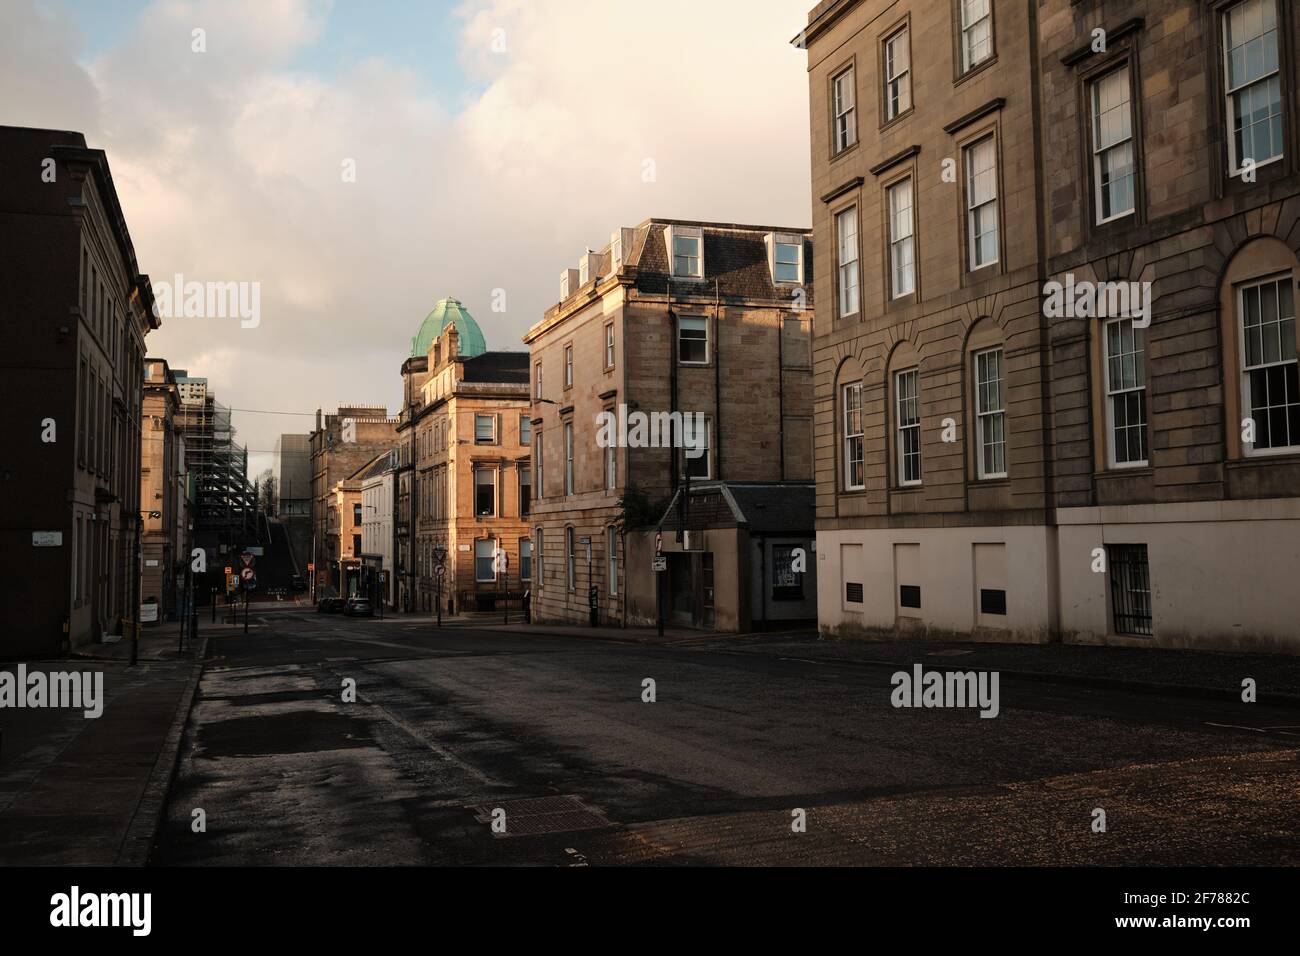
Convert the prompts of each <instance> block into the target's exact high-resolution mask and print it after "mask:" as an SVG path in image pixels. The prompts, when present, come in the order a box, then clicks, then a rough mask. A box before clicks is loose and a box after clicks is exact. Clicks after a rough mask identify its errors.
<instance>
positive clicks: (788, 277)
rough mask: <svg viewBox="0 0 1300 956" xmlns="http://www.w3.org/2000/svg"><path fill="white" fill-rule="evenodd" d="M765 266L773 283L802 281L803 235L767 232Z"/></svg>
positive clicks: (796, 282) (797, 282)
mask: <svg viewBox="0 0 1300 956" xmlns="http://www.w3.org/2000/svg"><path fill="white" fill-rule="evenodd" d="M765 241H766V243H767V268H768V272H770V273H771V275H772V282H773V283H793V284H796V285H797V284H799V283H802V282H803V237H802V236H799V235H795V234H792V233H780V232H769V233H768V234H767V236H766V237H765Z"/></svg>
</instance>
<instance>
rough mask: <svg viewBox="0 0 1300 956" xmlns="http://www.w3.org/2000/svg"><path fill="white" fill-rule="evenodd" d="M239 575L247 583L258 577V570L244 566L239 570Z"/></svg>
mask: <svg viewBox="0 0 1300 956" xmlns="http://www.w3.org/2000/svg"><path fill="white" fill-rule="evenodd" d="M239 577H240V578H241V579H242V580H243V582H244V584H245V585H247V584H248V582H249V581H253V580H256V579H257V572H256V571H254V570H253V569H252V568H244V569H243V570H242V571H240V572H239Z"/></svg>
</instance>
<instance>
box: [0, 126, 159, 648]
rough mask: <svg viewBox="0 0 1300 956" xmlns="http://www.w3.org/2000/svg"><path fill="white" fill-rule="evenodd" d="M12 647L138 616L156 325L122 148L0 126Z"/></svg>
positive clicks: (1, 575) (67, 643)
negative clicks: (148, 345)
mask: <svg viewBox="0 0 1300 956" xmlns="http://www.w3.org/2000/svg"><path fill="white" fill-rule="evenodd" d="M0 283H2V284H3V286H4V289H5V295H4V309H5V317H4V321H3V322H0V402H2V403H3V405H4V408H5V410H6V411H5V421H6V423H7V424H8V425H9V428H8V430H7V431H8V434H7V439H8V440H7V441H6V442H5V444H4V451H3V453H0V480H2V481H3V483H4V496H3V497H4V500H5V501H6V503H7V506H6V507H5V508H4V509H3V517H0V579H3V580H4V581H6V582H9V584H10V585H11V586H9V587H7V588H6V589H5V597H4V600H3V601H0V658H9V659H13V658H16V657H31V656H37V655H40V656H46V655H57V654H59V653H61V652H64V651H67V650H69V649H72V648H76V647H78V646H80V645H83V644H86V643H89V642H94V641H98V640H101V639H102V638H103V637H104V636H105V635H108V634H122V633H123V627H124V619H125V620H127V621H130V620H134V618H135V612H134V602H135V586H136V573H135V570H134V569H135V568H136V567H137V562H136V561H135V560H133V557H134V555H135V553H136V550H135V549H136V542H137V538H138V535H139V533H140V530H141V529H140V518H141V515H140V511H141V502H140V438H141V431H140V405H141V394H142V389H141V382H142V376H143V372H144V352H145V345H144V339H145V336H146V335H147V334H148V333H149V332H150V331H151V330H153V329H156V328H158V326H159V324H160V323H159V320H158V318H157V316H156V315H155V314H154V306H153V292H152V290H151V287H150V284H149V277H148V276H146V275H143V274H141V272H140V268H139V265H138V264H137V262H136V257H135V249H134V247H133V245H132V243H131V235H130V233H129V232H128V230H127V225H126V219H125V217H124V215H123V212H122V207H121V205H120V203H119V201H118V195H117V190H116V189H115V188H114V186H113V177H112V173H111V172H110V170H109V163H108V157H107V156H106V155H105V153H104V151H103V150H100V149H92V148H89V147H87V145H86V140H85V137H84V136H82V135H81V134H80V133H75V132H66V131H59V130H43V129H24V128H17V127H11V126H4V127H0Z"/></svg>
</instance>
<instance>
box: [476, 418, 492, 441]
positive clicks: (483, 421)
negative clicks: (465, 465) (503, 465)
mask: <svg viewBox="0 0 1300 956" xmlns="http://www.w3.org/2000/svg"><path fill="white" fill-rule="evenodd" d="M496 421H497V417H496V416H495V415H475V416H474V444H476V445H493V444H496Z"/></svg>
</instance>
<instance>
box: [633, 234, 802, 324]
mask: <svg viewBox="0 0 1300 956" xmlns="http://www.w3.org/2000/svg"><path fill="white" fill-rule="evenodd" d="M667 225H669V221H667V220H659V219H654V220H651V221H650V223H649V225H648V226H646V231H645V239H644V244H643V246H642V249H641V257H640V260H639V261H638V262H637V283H636V287H637V289H638V290H639V291H641V292H645V293H648V294H655V295H663V294H664V293H665V292H667V291H668V288H669V273H670V272H671V267H670V263H669V261H668V249H667V247H666V246H665V244H664V227H665V226H667ZM702 228H703V231H704V281H703V282H691V281H689V280H683V279H676V280H674V281H673V282H672V283H671V285H672V288H673V290H674V291H681V292H684V293H685V292H693V293H695V294H706V295H712V294H713V280H714V279H717V280H718V292H719V294H721V295H724V296H743V297H745V298H753V299H786V300H788V299H789V298H790V292H791V288H792V287H791V286H790V285H786V284H782V285H780V286H778V285H776V284H775V283H774V282H773V281H772V274H771V272H769V271H768V265H767V243H766V241H765V237H766V236H767V234H768V233H769V232H792V233H797V234H801V235H803V237H804V242H803V261H804V281H803V289H804V295H805V296H806V299H805V301H806V302H807V303H808V304H809V305H811V304H812V301H813V268H812V266H813V255H812V240H811V238H810V237H809V235H808V232H807V230H804V229H769V228H767V227H764V226H719V225H704V226H703V227H702Z"/></svg>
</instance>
